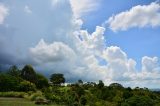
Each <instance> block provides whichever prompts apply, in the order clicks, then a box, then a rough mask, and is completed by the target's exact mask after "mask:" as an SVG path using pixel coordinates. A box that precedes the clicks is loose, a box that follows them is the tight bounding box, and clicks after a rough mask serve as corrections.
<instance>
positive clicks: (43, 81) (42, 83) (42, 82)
mask: <svg viewBox="0 0 160 106" xmlns="http://www.w3.org/2000/svg"><path fill="white" fill-rule="evenodd" d="M36 77H37V78H36V79H37V81H36V83H35V84H36V87H37V88H39V89H42V88H45V87H48V85H49V84H48V79H47V78H46V77H45V76H43V75H42V74H39V73H38V74H36Z"/></svg>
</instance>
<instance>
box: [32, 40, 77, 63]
mask: <svg viewBox="0 0 160 106" xmlns="http://www.w3.org/2000/svg"><path fill="white" fill-rule="evenodd" d="M30 55H31V56H32V58H33V60H34V61H35V62H37V63H43V64H45V63H48V62H56V61H63V60H66V59H67V60H71V59H74V57H75V56H76V55H75V53H74V51H73V50H72V49H71V48H70V47H69V46H67V45H66V44H64V43H63V42H54V43H52V44H47V43H46V42H45V41H44V40H43V39H41V40H40V42H39V43H38V44H37V45H36V46H35V47H34V48H30Z"/></svg>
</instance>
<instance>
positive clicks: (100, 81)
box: [98, 80, 104, 89]
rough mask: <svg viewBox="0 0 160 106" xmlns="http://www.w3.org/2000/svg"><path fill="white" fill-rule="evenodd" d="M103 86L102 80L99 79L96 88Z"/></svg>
mask: <svg viewBox="0 0 160 106" xmlns="http://www.w3.org/2000/svg"><path fill="white" fill-rule="evenodd" d="M103 87H104V83H103V81H102V80H99V83H98V88H100V89H101V88H103Z"/></svg>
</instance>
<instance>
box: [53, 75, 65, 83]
mask: <svg viewBox="0 0 160 106" xmlns="http://www.w3.org/2000/svg"><path fill="white" fill-rule="evenodd" d="M50 81H51V82H52V83H53V84H54V85H60V84H61V83H65V78H64V76H63V74H60V73H56V74H52V75H51V77H50Z"/></svg>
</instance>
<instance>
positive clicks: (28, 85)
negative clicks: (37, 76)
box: [19, 80, 36, 92]
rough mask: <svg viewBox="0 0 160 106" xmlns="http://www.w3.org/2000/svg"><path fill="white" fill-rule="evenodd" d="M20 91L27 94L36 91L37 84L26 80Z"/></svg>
mask: <svg viewBox="0 0 160 106" xmlns="http://www.w3.org/2000/svg"><path fill="white" fill-rule="evenodd" d="M19 90H20V91H25V92H27V91H36V86H35V84H33V83H31V82H29V81H25V80H24V81H22V82H20V84H19Z"/></svg>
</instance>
